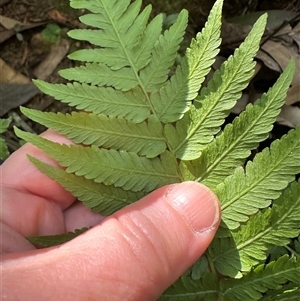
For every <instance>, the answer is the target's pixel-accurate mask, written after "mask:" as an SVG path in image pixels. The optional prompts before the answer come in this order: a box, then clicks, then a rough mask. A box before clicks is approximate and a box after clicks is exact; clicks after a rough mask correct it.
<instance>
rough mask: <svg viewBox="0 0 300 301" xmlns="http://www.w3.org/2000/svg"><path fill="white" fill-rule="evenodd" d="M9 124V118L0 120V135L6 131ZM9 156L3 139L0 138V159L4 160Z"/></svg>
mask: <svg viewBox="0 0 300 301" xmlns="http://www.w3.org/2000/svg"><path fill="white" fill-rule="evenodd" d="M10 123H11V118H7V119H0V134H3V133H5V132H6V131H7V129H8V127H9V124H10ZM8 156H9V151H8V148H7V145H6V143H5V139H3V138H2V137H0V159H1V160H5V159H7V157H8Z"/></svg>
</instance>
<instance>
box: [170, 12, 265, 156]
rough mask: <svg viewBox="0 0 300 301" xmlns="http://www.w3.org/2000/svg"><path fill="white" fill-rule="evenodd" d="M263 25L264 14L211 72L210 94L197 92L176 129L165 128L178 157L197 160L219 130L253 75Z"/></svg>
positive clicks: (171, 127)
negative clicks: (254, 60) (194, 101)
mask: <svg viewBox="0 0 300 301" xmlns="http://www.w3.org/2000/svg"><path fill="white" fill-rule="evenodd" d="M265 24H266V15H263V16H262V17H261V18H260V19H259V20H258V21H257V22H256V23H255V25H254V26H253V28H252V30H251V32H250V33H249V35H248V37H247V38H246V39H245V41H244V43H242V44H241V46H240V47H239V48H238V49H237V50H236V51H235V53H234V55H233V56H231V57H230V58H229V59H228V60H227V61H226V62H225V63H224V64H223V65H222V66H221V69H220V71H216V72H215V74H214V76H213V78H212V79H211V81H210V82H209V84H208V87H209V88H208V89H209V92H210V93H208V92H203V91H208V89H204V88H203V89H202V90H201V94H200V97H199V98H198V99H196V100H197V102H196V105H195V106H192V107H191V109H190V111H189V112H188V113H187V114H185V116H184V118H183V119H182V120H179V121H178V122H177V123H176V128H175V127H173V126H172V125H166V130H165V131H166V137H167V138H168V140H169V141H170V145H171V147H172V149H173V151H174V152H175V154H176V156H177V157H178V158H180V159H183V160H194V159H197V158H199V157H200V155H201V151H202V149H203V148H204V147H205V146H206V145H207V144H208V143H209V142H211V141H212V140H213V136H214V135H215V134H216V133H217V132H218V131H219V126H220V125H221V124H222V123H223V122H224V119H225V117H226V116H227V115H228V111H229V110H230V109H231V108H232V107H233V106H234V105H235V103H236V101H237V100H238V99H239V98H240V96H241V93H242V90H243V89H244V88H245V87H246V86H247V84H248V82H249V80H250V78H251V76H252V75H253V72H254V66H255V63H254V62H253V57H254V56H255V54H256V52H257V51H258V48H259V42H260V38H261V36H262V34H263V32H264V28H265ZM215 87H217V88H215Z"/></svg>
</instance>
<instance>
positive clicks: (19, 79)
mask: <svg viewBox="0 0 300 301" xmlns="http://www.w3.org/2000/svg"><path fill="white" fill-rule="evenodd" d="M0 74H1V77H0V83H6V84H10V83H12V84H27V83H29V82H30V79H29V78H28V77H26V76H25V75H23V74H21V73H19V72H17V71H16V70H14V69H13V68H11V67H10V66H8V65H7V64H6V63H5V62H4V61H3V60H2V59H1V58H0Z"/></svg>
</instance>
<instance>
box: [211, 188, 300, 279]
mask: <svg viewBox="0 0 300 301" xmlns="http://www.w3.org/2000/svg"><path fill="white" fill-rule="evenodd" d="M299 207H300V183H299V182H294V183H292V184H291V185H290V186H289V187H288V188H286V189H285V190H284V192H283V194H282V195H281V197H280V198H279V199H277V200H275V201H274V203H273V206H272V209H271V208H267V209H266V210H265V211H263V212H258V213H256V214H255V215H253V216H251V218H250V220H249V221H248V222H247V224H245V225H243V226H241V228H240V229H238V230H237V231H234V232H232V236H231V237H230V238H223V239H222V238H221V239H215V240H214V242H213V243H212V247H211V249H210V255H211V257H212V260H213V261H214V265H215V267H216V269H217V270H218V271H219V272H220V273H221V274H224V275H229V276H231V277H239V276H241V274H240V273H239V271H242V272H245V271H249V270H250V269H251V267H252V266H255V265H256V264H258V263H260V262H262V261H264V260H266V254H267V250H268V248H269V246H270V245H277V246H281V245H282V246H284V245H287V244H288V243H289V242H290V238H291V237H296V236H297V235H299V232H300V231H299V228H300V222H299V221H300V211H299ZM214 252H216V254H214Z"/></svg>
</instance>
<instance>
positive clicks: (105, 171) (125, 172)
mask: <svg viewBox="0 0 300 301" xmlns="http://www.w3.org/2000/svg"><path fill="white" fill-rule="evenodd" d="M15 132H16V134H17V135H18V137H20V138H22V139H24V140H26V141H28V142H31V143H33V144H34V145H35V146H37V147H39V148H40V149H42V150H43V151H44V152H46V153H47V154H48V155H49V156H51V157H53V158H54V159H55V160H57V161H58V162H59V164H60V165H61V166H63V167H67V169H66V171H67V172H68V173H75V174H76V175H78V176H84V177H85V178H86V179H93V180H94V181H95V182H97V183H103V184H105V185H114V186H115V187H122V188H123V189H125V190H132V191H134V192H136V191H141V190H144V191H145V192H149V191H152V190H154V189H156V188H158V187H160V186H162V185H166V184H171V183H176V182H180V178H179V175H178V174H177V170H176V166H174V161H173V158H172V156H171V155H170V153H169V152H164V153H162V154H161V156H160V158H154V159H147V158H145V157H139V156H138V155H137V154H135V153H132V152H126V151H120V152H118V151H116V150H114V149H112V150H106V149H99V148H97V147H95V146H94V145H92V146H91V147H82V146H79V145H71V146H67V145H65V144H63V145H61V144H58V143H55V142H52V141H49V140H47V139H44V138H41V137H39V136H36V135H33V134H30V133H25V132H22V131H20V130H19V129H17V128H16V129H15Z"/></svg>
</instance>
